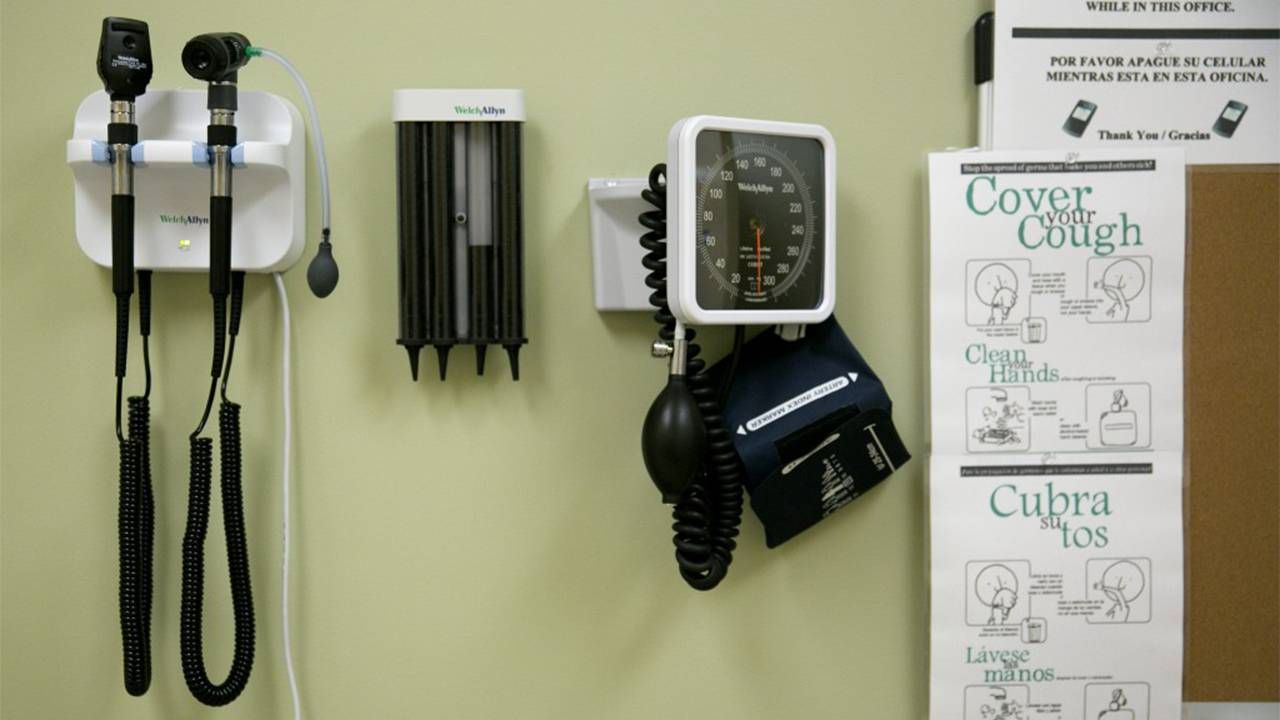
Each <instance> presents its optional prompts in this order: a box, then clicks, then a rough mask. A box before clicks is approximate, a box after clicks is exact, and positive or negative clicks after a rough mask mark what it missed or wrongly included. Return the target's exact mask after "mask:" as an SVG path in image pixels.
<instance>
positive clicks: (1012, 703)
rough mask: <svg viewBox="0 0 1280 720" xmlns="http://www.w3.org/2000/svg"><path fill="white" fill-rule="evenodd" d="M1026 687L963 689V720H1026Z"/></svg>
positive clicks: (976, 687)
mask: <svg viewBox="0 0 1280 720" xmlns="http://www.w3.org/2000/svg"><path fill="white" fill-rule="evenodd" d="M1030 704H1031V689H1030V688H1028V687H1027V686H1026V685H970V686H969V687H966V688H965V689H964V720H1028V718H1029V717H1030V716H1029V715H1028V714H1027V713H1028V712H1029V711H1028V710H1027V706H1028V705H1030Z"/></svg>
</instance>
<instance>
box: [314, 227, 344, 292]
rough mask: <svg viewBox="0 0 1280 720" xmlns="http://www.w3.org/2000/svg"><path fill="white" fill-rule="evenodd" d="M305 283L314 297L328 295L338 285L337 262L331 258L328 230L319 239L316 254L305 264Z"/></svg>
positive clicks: (331, 249)
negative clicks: (322, 237)
mask: <svg viewBox="0 0 1280 720" xmlns="http://www.w3.org/2000/svg"><path fill="white" fill-rule="evenodd" d="M307 285H310V286H311V292H312V293H313V294H315V296H316V297H321V298H322V297H328V295H329V293H331V292H333V289H334V288H335V287H337V285H338V263H337V262H335V261H334V259H333V245H330V244H329V237H328V232H326V233H325V239H323V240H321V241H320V248H319V249H318V250H316V256H315V257H314V258H312V259H311V264H310V265H308V266H307Z"/></svg>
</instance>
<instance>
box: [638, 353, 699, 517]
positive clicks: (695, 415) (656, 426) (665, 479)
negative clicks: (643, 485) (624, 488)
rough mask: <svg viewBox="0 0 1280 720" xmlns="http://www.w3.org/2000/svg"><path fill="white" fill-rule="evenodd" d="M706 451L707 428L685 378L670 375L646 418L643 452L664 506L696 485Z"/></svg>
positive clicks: (646, 466)
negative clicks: (695, 479) (690, 484)
mask: <svg viewBox="0 0 1280 720" xmlns="http://www.w3.org/2000/svg"><path fill="white" fill-rule="evenodd" d="M706 447H707V428H706V425H705V424H704V423H703V422H702V413H700V412H699V411H698V401H697V400H695V399H694V397H693V391H692V390H690V388H689V382H688V380H687V379H686V378H685V376H684V375H670V376H668V378H667V386H666V387H665V388H663V389H662V392H661V393H659V394H658V397H656V398H654V400H653V405H650V406H649V414H647V415H645V417H644V431H643V433H642V434H641V436H640V451H641V453H643V455H644V466H645V469H646V470H648V471H649V477H650V479H652V480H653V484H654V485H657V486H658V491H659V492H661V493H662V502H664V503H675V502H676V501H677V500H679V499H680V496H681V495H683V494H684V491H685V488H687V487H688V486H689V483H690V482H692V481H693V478H694V475H695V474H697V472H698V468H699V466H701V464H702V458H703V455H704V453H705V452H706Z"/></svg>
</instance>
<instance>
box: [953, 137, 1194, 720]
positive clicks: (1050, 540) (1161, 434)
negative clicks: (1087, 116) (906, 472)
mask: <svg viewBox="0 0 1280 720" xmlns="http://www.w3.org/2000/svg"><path fill="white" fill-rule="evenodd" d="M1185 170H1186V168H1185V157H1184V152H1183V151H1182V150H1181V149H1179V148H1161V149H1155V148H1151V149H1147V148H1131V149H1126V150H1094V151H1079V152H1074V151H1073V152H1068V151H1054V152H1045V151H1037V152H1029V151H1028V152H989V153H975V152H960V153H939V154H933V155H931V156H930V159H929V178H930V222H931V227H932V230H931V239H930V242H931V252H930V256H931V259H930V271H931V272H930V298H931V299H930V366H931V370H930V378H931V395H930V397H931V441H932V452H933V454H932V457H931V460H930V469H929V488H930V511H931V513H930V514H931V521H930V527H931V566H932V569H931V595H932V603H931V608H932V609H931V614H932V623H931V625H932V636H931V637H932V652H931V662H932V676H931V683H930V717H931V718H934V719H936V720H958V719H959V720H1032V719H1043V720H1050V719H1052V720H1168V719H1170V718H1177V717H1179V716H1180V705H1181V687H1182V598H1183V594H1182V593H1183V588H1182V572H1183V557H1182V447H1183V438H1182V323H1183V267H1184V252H1185V239H1184V233H1185V205H1184V197H1185V194H1184V193H1185Z"/></svg>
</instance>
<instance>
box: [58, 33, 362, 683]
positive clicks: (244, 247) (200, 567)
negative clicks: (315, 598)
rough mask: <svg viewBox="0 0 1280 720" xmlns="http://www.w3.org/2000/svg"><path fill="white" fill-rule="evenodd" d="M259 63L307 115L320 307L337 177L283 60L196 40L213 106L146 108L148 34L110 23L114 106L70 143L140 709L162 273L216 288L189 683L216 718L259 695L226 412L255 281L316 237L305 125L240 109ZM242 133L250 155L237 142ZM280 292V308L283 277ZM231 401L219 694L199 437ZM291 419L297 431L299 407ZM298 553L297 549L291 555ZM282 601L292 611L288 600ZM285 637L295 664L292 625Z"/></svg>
mask: <svg viewBox="0 0 1280 720" xmlns="http://www.w3.org/2000/svg"><path fill="white" fill-rule="evenodd" d="M253 57H269V58H271V59H273V60H275V61H277V62H279V63H280V64H281V65H283V66H284V67H285V69H286V70H287V71H288V72H289V73H290V75H291V76H292V77H293V78H294V79H295V80H296V81H297V82H298V84H299V87H300V88H301V90H302V94H303V95H304V97H305V98H306V100H307V106H308V111H309V112H310V116H311V121H312V130H313V134H312V141H313V147H314V149H315V150H316V157H317V160H318V161H319V165H320V178H321V185H322V200H323V213H324V221H323V228H322V231H321V242H320V248H319V251H318V253H317V255H316V258H315V259H314V260H313V261H312V263H311V266H310V268H309V270H308V274H307V279H308V283H309V284H310V286H311V289H312V291H313V292H314V293H315V294H316V295H317V296H319V297H324V296H326V295H328V294H329V293H330V292H332V290H333V289H334V286H335V285H336V283H337V279H338V274H337V266H336V264H335V263H334V260H333V255H332V249H331V245H330V238H329V197H328V172H327V168H326V166H325V161H324V152H323V143H322V141H321V139H320V135H319V125H318V122H317V116H316V113H315V107H314V104H313V103H312V102H311V98H310V94H309V92H308V91H307V89H306V85H305V83H304V82H303V81H302V78H301V76H300V75H299V74H298V72H297V70H296V69H294V68H293V66H292V65H291V64H289V63H288V61H287V60H285V59H284V58H283V57H282V56H280V55H279V54H277V53H275V52H273V51H271V50H267V49H265V48H260V47H254V46H252V45H250V43H249V40H248V38H246V37H245V36H244V35H241V34H239V33H212V34H204V35H197V36H196V37H194V38H192V39H191V40H190V41H189V42H187V44H186V45H185V46H184V47H183V50H182V65H183V68H184V69H185V70H186V72H187V73H188V74H189V75H190V76H191V77H193V78H195V79H197V80H200V81H203V82H206V83H207V90H206V92H205V93H195V92H180V91H153V92H152V93H150V94H148V95H147V96H146V97H145V98H142V97H141V96H142V95H143V94H144V92H145V91H146V89H147V84H148V82H149V81H150V79H151V75H152V59H151V53H150V38H149V32H148V27H147V24H146V23H144V22H141V21H138V20H131V19H127V18H107V19H106V20H104V21H103V25H102V35H101V38H100V40H99V51H98V75H99V77H100V78H101V79H102V81H103V85H104V86H105V93H97V94H95V95H91V96H90V97H89V98H87V99H86V100H85V101H84V103H82V104H81V107H80V110H79V112H78V113H77V116H76V130H75V137H74V138H73V139H72V140H71V141H69V142H68V143H67V160H68V163H69V164H70V165H71V166H72V169H73V171H74V173H75V178H76V229H77V238H78V239H79V241H80V245H81V248H82V249H83V250H84V251H85V253H86V254H87V255H88V256H89V257H90V258H92V259H93V260H94V261H95V262H98V263H100V264H104V265H109V266H110V267H111V269H112V290H113V292H114V294H115V296H116V325H117V332H116V353H115V374H116V435H117V438H118V441H119V445H120V460H119V469H120V507H119V521H118V526H119V541H120V597H119V603H120V625H121V633H122V640H123V648H124V681H125V682H124V684H125V689H126V690H127V691H128V692H129V693H130V694H131V695H142V694H144V693H145V692H146V691H147V689H148V688H149V686H150V679H151V659H150V618H151V588H152V569H151V568H152V551H153V545H154V532H153V528H154V507H155V502H154V497H153V489H152V485H151V467H150V445H151V440H150V419H149V412H148V397H149V395H150V391H151V385H152V382H151V381H152V378H151V365H150V353H149V346H148V336H149V335H150V327H151V309H152V302H151V273H152V272H153V271H155V270H162V271H172V270H186V271H204V272H207V274H208V283H209V292H210V295H211V297H212V304H213V312H212V316H213V352H212V363H211V369H210V381H209V390H208V394H207V397H206V400H205V403H204V406H203V410H202V412H201V414H200V416H199V417H200V419H199V422H198V424H197V426H196V428H195V430H194V431H193V432H192V433H191V434H190V444H191V477H190V486H189V495H188V516H187V527H186V532H185V534H184V537H183V543H182V607H181V615H180V624H181V627H180V641H181V642H180V646H181V660H182V669H183V676H184V678H185V680H186V683H187V687H188V688H189V689H190V691H191V693H192V694H193V695H194V696H195V697H196V699H198V700H199V701H200V702H202V703H205V704H207V705H225V704H227V703H229V702H231V701H233V700H235V699H236V698H237V697H238V696H239V695H240V693H241V692H242V691H243V690H244V688H245V686H246V684H247V683H248V681H249V675H250V672H251V670H252V667H253V656H254V617H253V599H252V592H251V586H250V575H249V558H248V540H247V538H246V534H245V517H244V507H243V496H242V492H241V467H242V458H241V448H242V438H241V433H240V411H241V408H240V405H239V404H237V403H235V402H233V401H231V400H230V399H229V397H228V386H229V384H230V378H231V364H232V359H233V357H234V354H235V343H236V336H237V334H238V332H239V327H240V320H241V311H242V308H243V300H244V287H245V273H246V271H268V272H276V273H278V272H279V271H283V270H285V269H287V268H288V267H289V266H290V265H292V264H293V262H294V261H295V260H296V259H297V258H298V256H299V255H300V254H301V252H302V246H303V242H302V237H303V227H304V226H305V214H304V212H303V199H304V196H305V193H304V187H303V183H304V179H305V173H304V169H303V155H302V148H301V142H302V135H303V125H302V121H301V117H300V116H299V114H298V112H297V110H295V109H294V108H293V107H292V105H289V104H288V103H287V102H285V101H283V100H281V99H279V98H275V97H273V96H267V95H264V94H261V93H250V94H246V96H245V97H244V98H241V96H240V94H239V92H238V90H237V81H238V79H239V78H238V75H239V71H240V70H241V69H242V68H243V67H244V66H245V65H246V64H247V63H248V62H249V60H250V59H251V58H253ZM242 100H243V102H242ZM238 115H239V116H240V117H239V120H240V121H239V122H238V121H237V116H238ZM95 116H96V117H99V118H104V119H106V120H108V122H107V123H106V124H105V130H106V141H105V142H103V141H101V140H99V139H98V138H99V137H101V131H102V129H103V128H102V125H101V124H99V123H100V122H101V121H98V122H94V120H93V118H94V117H95ZM202 121H203V122H202ZM240 126H243V127H240ZM242 129H243V130H244V131H245V133H244V134H245V135H246V136H247V139H245V138H242V137H241V133H240V131H241V130H242ZM201 130H203V132H201ZM135 170H136V173H135ZM193 170H199V171H203V174H198V173H196V172H193ZM241 173H243V178H242V179H241V178H239V177H237V180H236V182H235V183H233V176H239V175H240V174H241ZM135 174H136V176H137V179H138V182H137V183H136V184H135ZM104 175H109V186H110V190H111V192H110V196H109V205H108V202H107V199H106V198H105V197H104V196H105V195H106V194H105V193H104V192H103V188H104V186H105V185H107V183H106V182H105V181H106V180H107V178H106V177H104ZM233 188H234V189H235V193H234V195H238V196H240V197H247V198H249V202H248V203H246V204H245V206H243V207H244V209H243V210H234V211H233V201H232V198H233ZM135 195H136V196H139V197H137V198H135ZM108 208H109V209H108ZM108 216H109V218H110V221H109V223H108V222H107V217H108ZM104 226H106V228H109V232H108V231H107V230H106V229H104ZM135 235H136V238H135ZM108 238H109V240H110V242H109V244H108V243H107V239H108ZM135 239H136V242H135ZM233 240H234V242H233ZM108 248H109V252H108ZM135 274H136V277H137V287H138V292H139V300H140V303H139V304H140V308H139V320H140V325H141V334H142V342H143V346H142V350H143V364H144V373H145V376H146V385H145V390H144V393H143V395H141V396H137V397H130V398H129V400H128V406H129V413H128V423H127V433H126V432H125V429H124V427H123V425H124V423H123V422H122V419H121V405H122V403H121V398H122V395H123V381H124V377H125V370H126V361H127V357H128V337H129V301H130V297H131V296H132V293H133V289H134V277H135ZM276 283H277V288H278V289H280V291H281V293H282V298H283V281H282V280H281V279H280V276H279V274H277V275H276ZM286 326H287V325H286ZM286 342H287V338H286ZM219 389H220V395H221V404H220V406H219V411H218V428H219V442H220V449H221V454H222V458H221V462H220V487H221V492H222V512H223V527H224V530H225V535H226V542H227V558H228V566H229V571H230V576H231V577H230V579H231V600H232V607H233V611H234V618H235V635H234V650H233V652H232V660H231V669H230V672H229V673H228V675H227V677H226V679H225V680H224V681H223V682H221V683H215V682H213V681H212V680H211V679H210V678H209V675H208V673H207V672H206V669H205V664H204V652H203V637H202V624H203V605H204V541H205V536H206V533H207V529H208V524H209V511H210V492H211V485H212V474H213V441H212V440H211V439H209V438H206V437H203V432H204V428H205V425H206V424H207V422H208V420H209V417H210V414H211V411H212V408H213V403H214V399H215V397H216V396H218V395H219ZM285 412H286V417H287V416H288V408H287V407H286V409H285ZM286 436H287V434H286ZM286 455H287V450H286ZM286 462H287V461H286ZM285 482H286V483H287V482H288V472H287V465H286V473H285ZM286 512H287V507H286ZM287 542H288V541H287V539H286V547H287ZM286 552H287V551H286ZM285 598H286V599H285V602H286V603H287V590H286V593H285ZM285 632H286V653H287V652H288V641H287V623H286V624H285ZM290 667H291V666H290ZM290 680H291V682H292V670H291V669H290ZM295 697H296V695H295Z"/></svg>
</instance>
